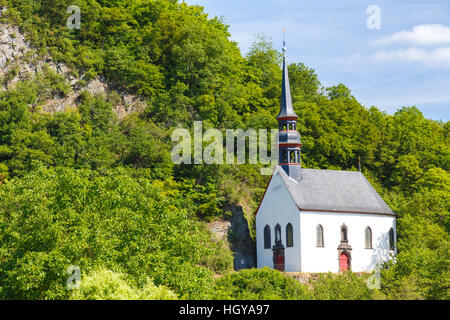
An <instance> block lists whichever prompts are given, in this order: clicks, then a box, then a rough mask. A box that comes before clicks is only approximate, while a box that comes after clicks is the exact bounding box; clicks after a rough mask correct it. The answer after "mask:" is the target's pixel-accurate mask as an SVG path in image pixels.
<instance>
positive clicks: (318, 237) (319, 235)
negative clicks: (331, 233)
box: [316, 224, 325, 247]
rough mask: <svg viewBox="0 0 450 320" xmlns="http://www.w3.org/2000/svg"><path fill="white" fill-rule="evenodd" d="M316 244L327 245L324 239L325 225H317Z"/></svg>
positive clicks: (319, 245)
mask: <svg viewBox="0 0 450 320" xmlns="http://www.w3.org/2000/svg"><path fill="white" fill-rule="evenodd" d="M316 246H318V247H324V246H325V245H324V241H323V227H322V226H321V225H320V224H319V225H318V226H317V227H316Z"/></svg>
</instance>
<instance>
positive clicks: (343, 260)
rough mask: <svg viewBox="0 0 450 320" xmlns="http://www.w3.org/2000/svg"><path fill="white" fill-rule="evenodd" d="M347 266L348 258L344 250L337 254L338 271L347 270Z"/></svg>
mask: <svg viewBox="0 0 450 320" xmlns="http://www.w3.org/2000/svg"><path fill="white" fill-rule="evenodd" d="M348 267H349V258H348V255H347V254H346V253H345V252H342V253H341V255H340V256H339V271H347V270H348Z"/></svg>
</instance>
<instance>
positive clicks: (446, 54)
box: [372, 47, 450, 67]
mask: <svg viewBox="0 0 450 320" xmlns="http://www.w3.org/2000/svg"><path fill="white" fill-rule="evenodd" d="M372 58H373V59H375V60H377V61H400V62H422V63H425V64H427V65H429V66H432V67H450V47H443V48H437V49H433V50H424V49H419V48H409V49H403V50H394V51H386V50H380V51H378V52H376V53H375V54H374V55H373V56H372Z"/></svg>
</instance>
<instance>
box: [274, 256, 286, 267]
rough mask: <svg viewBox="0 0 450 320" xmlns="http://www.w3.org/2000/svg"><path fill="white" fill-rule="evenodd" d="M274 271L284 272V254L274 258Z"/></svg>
mask: <svg viewBox="0 0 450 320" xmlns="http://www.w3.org/2000/svg"><path fill="white" fill-rule="evenodd" d="M274 269H275V270H279V271H284V254H282V253H279V254H278V255H277V257H276V258H275V263H274Z"/></svg>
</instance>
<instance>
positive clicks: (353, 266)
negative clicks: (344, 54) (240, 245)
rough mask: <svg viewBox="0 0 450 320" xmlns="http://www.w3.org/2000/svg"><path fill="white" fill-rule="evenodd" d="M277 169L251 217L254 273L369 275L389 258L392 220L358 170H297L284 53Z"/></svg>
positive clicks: (392, 215) (392, 249) (295, 136)
mask: <svg viewBox="0 0 450 320" xmlns="http://www.w3.org/2000/svg"><path fill="white" fill-rule="evenodd" d="M283 51H284V58H283V82H282V96H281V108H280V113H279V114H278V116H277V120H278V123H279V130H280V131H279V145H278V147H279V156H280V159H279V165H278V166H276V167H275V170H274V172H273V174H272V177H271V178H270V181H269V183H268V185H267V188H266V191H265V193H264V195H263V198H262V199H261V203H260V205H259V207H258V209H257V210H256V212H255V215H256V255H257V267H258V268H261V267H270V268H274V269H277V270H280V271H286V272H340V271H345V270H352V271H353V272H365V271H372V270H374V268H375V267H376V266H377V264H379V263H381V262H383V261H387V260H389V259H391V258H392V257H393V256H394V255H395V239H396V231H395V230H396V214H395V213H394V212H393V211H392V210H391V209H390V208H389V207H388V206H387V204H386V203H385V202H384V201H383V199H381V197H380V196H379V195H378V193H377V192H376V191H375V189H374V188H373V187H372V186H371V185H370V183H369V182H368V181H367V179H366V178H365V177H364V175H363V174H362V173H361V172H358V171H338V170H317V169H303V168H302V167H301V161H300V149H301V147H302V144H301V142H300V134H299V133H298V132H297V119H298V116H297V115H296V114H295V112H294V109H293V107H292V100H291V92H290V86H289V77H288V69H287V64H286V48H285V47H283Z"/></svg>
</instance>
